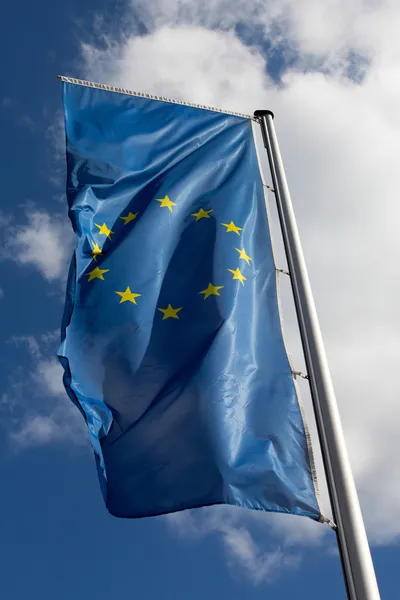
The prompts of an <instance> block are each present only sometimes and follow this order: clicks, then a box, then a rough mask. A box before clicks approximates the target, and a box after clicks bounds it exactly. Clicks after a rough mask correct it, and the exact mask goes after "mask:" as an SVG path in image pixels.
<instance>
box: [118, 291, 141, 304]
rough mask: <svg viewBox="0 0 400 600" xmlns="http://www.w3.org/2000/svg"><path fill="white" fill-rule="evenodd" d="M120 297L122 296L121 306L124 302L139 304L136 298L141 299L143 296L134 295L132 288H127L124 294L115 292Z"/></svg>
mask: <svg viewBox="0 0 400 600" xmlns="http://www.w3.org/2000/svg"><path fill="white" fill-rule="evenodd" d="M115 293H116V294H118V296H121V300H120V301H119V303H120V304H122V303H123V302H132V304H137V302H136V298H139V296H141V295H142V294H134V293H133V292H131V288H130V287H127V288H126V290H125V291H124V292H115Z"/></svg>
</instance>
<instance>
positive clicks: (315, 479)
mask: <svg viewBox="0 0 400 600" xmlns="http://www.w3.org/2000/svg"><path fill="white" fill-rule="evenodd" d="M251 125H252V131H253V142H254V146H255V150H256V155H257V163H258V169H259V172H260V177H261V182H262V185H263V190H264V199H265V209H266V212H267V222H268V229H269V235H270V240H271V248H272V257H273V261H274V265H275V278H276V296H277V304H278V315H279V322H280V326H281V333H282V340H283V346H284V349H285V353H286V357H287V360H288V363H289V366H290V369H291V371H292V377H293V384H294V388H295V392H296V398H297V403H298V405H299V409H300V414H301V419H302V422H303V427H304V435H305V438H306V444H307V452H308V459H309V464H310V469H311V478H312V482H313V486H314V493H315V498H316V500H317V506H318V510H319V513H320V517H319V521H320V522H321V523H325V522H330V519H328V518H327V517H325V516H324V514H323V511H322V506H321V493H320V489H319V483H318V477H317V470H316V468H315V459H314V451H313V448H312V443H311V434H310V430H309V427H308V423H307V420H306V415H305V411H304V404H303V401H302V399H301V395H300V389H299V387H298V384H297V381H296V377H295V376H293V374H294V371H295V369H294V367H293V364H292V360H291V357H290V353H289V350H288V346H287V343H286V338H285V331H284V325H283V313H282V306H281V297H280V275H281V273H280V272H279V270H278V268H277V266H276V252H275V245H274V236H273V232H272V229H271V214H270V209H269V202H268V189H267V184H266V181H265V178H264V173H263V170H262V168H261V161H260V154H259V151H258V146H257V140H256V135H255V131H256V130H255V123H252V124H251Z"/></svg>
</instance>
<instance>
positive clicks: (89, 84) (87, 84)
mask: <svg viewBox="0 0 400 600" xmlns="http://www.w3.org/2000/svg"><path fill="white" fill-rule="evenodd" d="M58 79H60V80H61V81H64V82H65V83H71V84H74V85H81V86H84V87H90V88H95V89H98V90H105V91H106V92H115V93H117V94H125V95H127V96H136V97H138V98H147V99H148V100H158V101H160V102H169V103H170V104H181V105H182V106H191V107H193V108H201V109H203V110H211V111H213V112H218V113H222V114H224V115H233V116H234V117H242V118H244V119H250V120H251V121H254V122H256V119H255V118H254V117H253V116H251V115H247V114H246V113H240V112H235V111H231V110H222V108H216V107H215V106H205V105H204V104H196V103H193V102H185V101H184V100H174V99H173V98H168V97H166V96H155V95H153V94H147V93H145V92H134V91H132V90H127V89H125V88H121V87H115V86H113V85H107V84H105V83H94V82H93V81H86V80H84V79H76V78H75V77H66V76H65V75H58Z"/></svg>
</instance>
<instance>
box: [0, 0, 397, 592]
mask: <svg viewBox="0 0 400 600" xmlns="http://www.w3.org/2000/svg"><path fill="white" fill-rule="evenodd" d="M399 26H400V5H398V3H397V2H396V0H382V1H379V0H368V1H363V0H352V2H348V1H346V0H329V1H328V0H327V1H325V2H318V1H316V0H263V1H260V2H258V1H257V0H230V2H229V3H228V2H226V0H205V1H204V2H201V3H200V2H195V1H194V0H152V1H151V2H150V3H149V2H145V0H141V1H136V0H133V1H132V2H130V1H129V0H124V1H122V0H121V1H118V2H105V1H103V0H98V1H97V2H94V0H86V1H85V2H84V3H82V2H78V0H65V2H63V3H59V2H50V0H38V1H37V2H35V3H28V2H25V3H22V4H21V3H15V4H14V3H8V4H7V6H5V7H3V18H2V20H1V23H0V52H1V55H2V56H3V57H4V58H3V61H2V77H1V82H0V131H1V132H2V135H1V139H2V150H3V151H2V197H1V198H2V199H1V204H0V224H1V228H0V310H1V317H2V318H1V322H0V344H1V352H0V382H1V383H0V413H1V430H0V431H1V439H0V477H1V481H2V482H3V492H2V494H1V496H0V509H1V515H2V528H1V529H2V535H1V542H0V564H1V565H2V569H1V572H2V574H1V578H2V586H1V587H2V590H3V591H4V597H6V598H7V599H8V600H20V599H22V598H26V597H31V598H39V597H40V598H41V600H47V599H49V600H50V598H51V599H52V600H53V599H54V597H57V598H59V599H60V600H64V599H65V600H67V599H68V600H69V599H70V598H74V600H80V599H83V598H87V597H88V596H89V597H96V598H97V599H98V600H105V599H106V598H107V599H108V598H110V597H112V598H113V600H114V599H115V598H118V597H124V598H125V597H128V596H132V597H135V596H137V597H140V598H143V600H147V599H149V600H150V599H153V598H158V597H163V598H167V599H169V598H171V600H172V599H174V600H178V599H180V598H182V599H183V598H185V599H186V598H188V597H190V598H192V600H197V599H200V598H201V599H203V598H206V597H207V598H217V597H218V598H224V599H225V598H230V599H232V600H235V599H236V598H241V599H242V598H243V597H246V598H249V599H253V598H254V600H257V599H258V598H260V599H261V598H263V599H264V598H279V599H280V600H285V599H292V598H293V597H296V598H299V597H301V598H302V597H304V598H307V599H308V600H314V599H319V598H321V597H324V598H325V599H326V600H331V599H332V600H333V599H335V600H336V599H338V598H344V597H345V592H344V586H343V581H342V576H341V572H340V562H339V557H338V554H337V551H336V546H335V539H334V535H333V533H332V531H331V530H330V529H329V527H328V526H326V525H322V524H317V523H313V522H312V521H311V520H307V519H305V518H303V517H290V516H284V517H277V516H272V515H266V514H260V513H252V512H251V511H245V510H243V509H234V508H230V507H211V508H207V509H198V510H195V511H186V512H183V513H181V514H178V515H173V516H164V517H156V518H149V519H143V520H138V521H135V520H120V519H116V518H114V517H111V516H110V515H108V513H107V511H106V509H105V507H104V505H103V500H102V496H101V493H100V490H99V486H98V482H97V475H96V469H95V464H94V459H93V456H92V453H91V450H90V447H89V444H88V439H87V434H86V432H85V428H84V425H83V423H82V419H81V417H80V415H79V413H78V411H77V409H76V408H75V407H74V406H72V405H71V404H70V403H69V400H68V398H67V396H66V394H65V392H64V391H63V387H62V382H61V368H60V367H59V365H58V363H57V361H56V359H55V353H56V350H57V346H58V342H59V327H60V322H61V315H62V310H63V302H64V288H65V281H66V275H67V269H68V264H69V260H70V257H71V253H72V251H73V248H74V237H73V234H72V230H71V227H70V224H69V221H68V218H67V211H66V199H65V158H64V137H63V120H62V110H61V108H62V107H61V85H60V82H59V81H57V75H58V74H64V75H70V76H74V77H78V78H82V79H89V80H92V81H96V82H100V83H107V84H112V85H116V86H122V87H124V88H128V89H131V90H136V91H140V92H148V93H152V94H160V95H164V96H169V97H172V98H177V99H181V100H185V101H189V102H196V103H202V104H207V105H212V106H217V107H220V108H222V109H226V110H237V111H240V112H245V113H252V112H253V111H254V110H256V109H261V108H268V109H271V110H273V111H274V113H275V125H276V129H277V134H278V137H279V141H280V145H281V150H282V154H283V159H284V162H285V167H286V172H287V176H288V180H289V185H290V189H291V194H292V199H293V204H294V209H295V212H296V217H297V221H298V226H299V231H300V235H301V239H302V243H303V248H304V253H305V258H306V261H307V266H308V270H309V274H310V279H311V284H312V287H313V292H314V296H315V301H316V305H317V310H318V314H319V318H320V323H321V329H322V333H323V337H324V341H325V345H326V350H327V354H328V359H329V364H330V368H331V371H332V376H333V381H334V385H335V389H336V393H337V398H338V404H339V408H340V412H341V415H342V420H343V426H344V430H345V436H346V441H347V446H348V450H349V454H350V459H351V463H352V467H353V470H354V475H355V479H356V484H357V488H358V491H359V494H360V501H361V506H362V510H363V514H364V518H365V522H366V526H367V532H368V536H369V540H370V543H371V547H372V555H373V559H374V562H375V566H376V572H377V577H378V583H379V586H380V590H381V594H382V598H385V599H391V598H396V597H398V588H399V584H400V577H399V570H398V564H399V560H400V550H399V545H398V542H399V539H400V520H399V519H398V506H399V502H400V463H399V461H398V460H397V456H398V455H399V450H400V448H399V446H400V444H399V442H398V437H399V436H398V427H399V425H398V424H399V422H400V403H399V402H398V392H397V381H396V376H397V372H398V361H397V359H398V356H399V350H400V333H399V332H400V327H399V326H400V316H399V314H400V313H399V309H398V301H397V298H398V295H399V292H400V289H399V288H400V284H399V281H400V280H399V277H398V267H397V262H398V261H397V257H398V256H399V245H400V244H399V235H398V228H399V225H400V219H399V217H400V215H399V212H400V211H399V202H398V193H397V189H398V183H397V175H398V157H399V155H400V135H399V133H400V116H399V115H400V113H399V111H398V105H399V98H400V72H399V69H398V64H399V59H400V38H399V36H398V30H399ZM266 177H267V180H268V175H266ZM270 204H271V210H272V213H273V218H272V229H273V233H274V237H275V241H276V243H277V245H278V256H279V260H280V265H281V266H282V268H284V267H285V262H284V256H283V253H282V248H281V244H280V241H279V230H278V228H277V222H276V215H275V214H274V206H273V197H270ZM282 301H283V308H284V317H285V332H286V336H287V340H288V345H289V349H290V354H291V356H292V359H293V362H294V364H295V366H296V368H298V370H304V364H303V359H302V356H301V350H300V346H299V340H298V333H297V329H296V324H295V319H294V314H293V307H292V303H291V299H290V294H289V287H288V284H287V282H285V281H284V280H283V281H282ZM299 385H300V386H301V392H302V396H303V397H304V401H305V404H306V411H307V414H308V417H309V420H310V427H311V429H312V431H313V432H314V430H315V428H314V426H313V420H312V413H311V410H310V403H309V399H308V396H307V388H306V386H305V385H304V383H303V382H300V384H299ZM313 437H314V440H315V443H314V449H315V452H316V455H317V462H318V465H319V475H320V485H321V489H322V496H323V502H324V505H325V506H326V513H327V514H329V503H328V499H327V494H326V488H325V485H324V479H323V473H322V471H321V467H320V462H321V461H320V458H319V456H318V447H317V441H316V439H315V435H314V436H313ZM300 589H301V590H302V591H301V594H300V595H299V590H300Z"/></svg>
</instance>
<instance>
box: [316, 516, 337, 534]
mask: <svg viewBox="0 0 400 600" xmlns="http://www.w3.org/2000/svg"><path fill="white" fill-rule="evenodd" d="M319 521H320V523H326V524H327V525H329V527H330V528H331V529H333V531H337V525H336V523H334V522H333V521H332V519H328V517H324V516H323V515H321V517H320V519H319Z"/></svg>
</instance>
